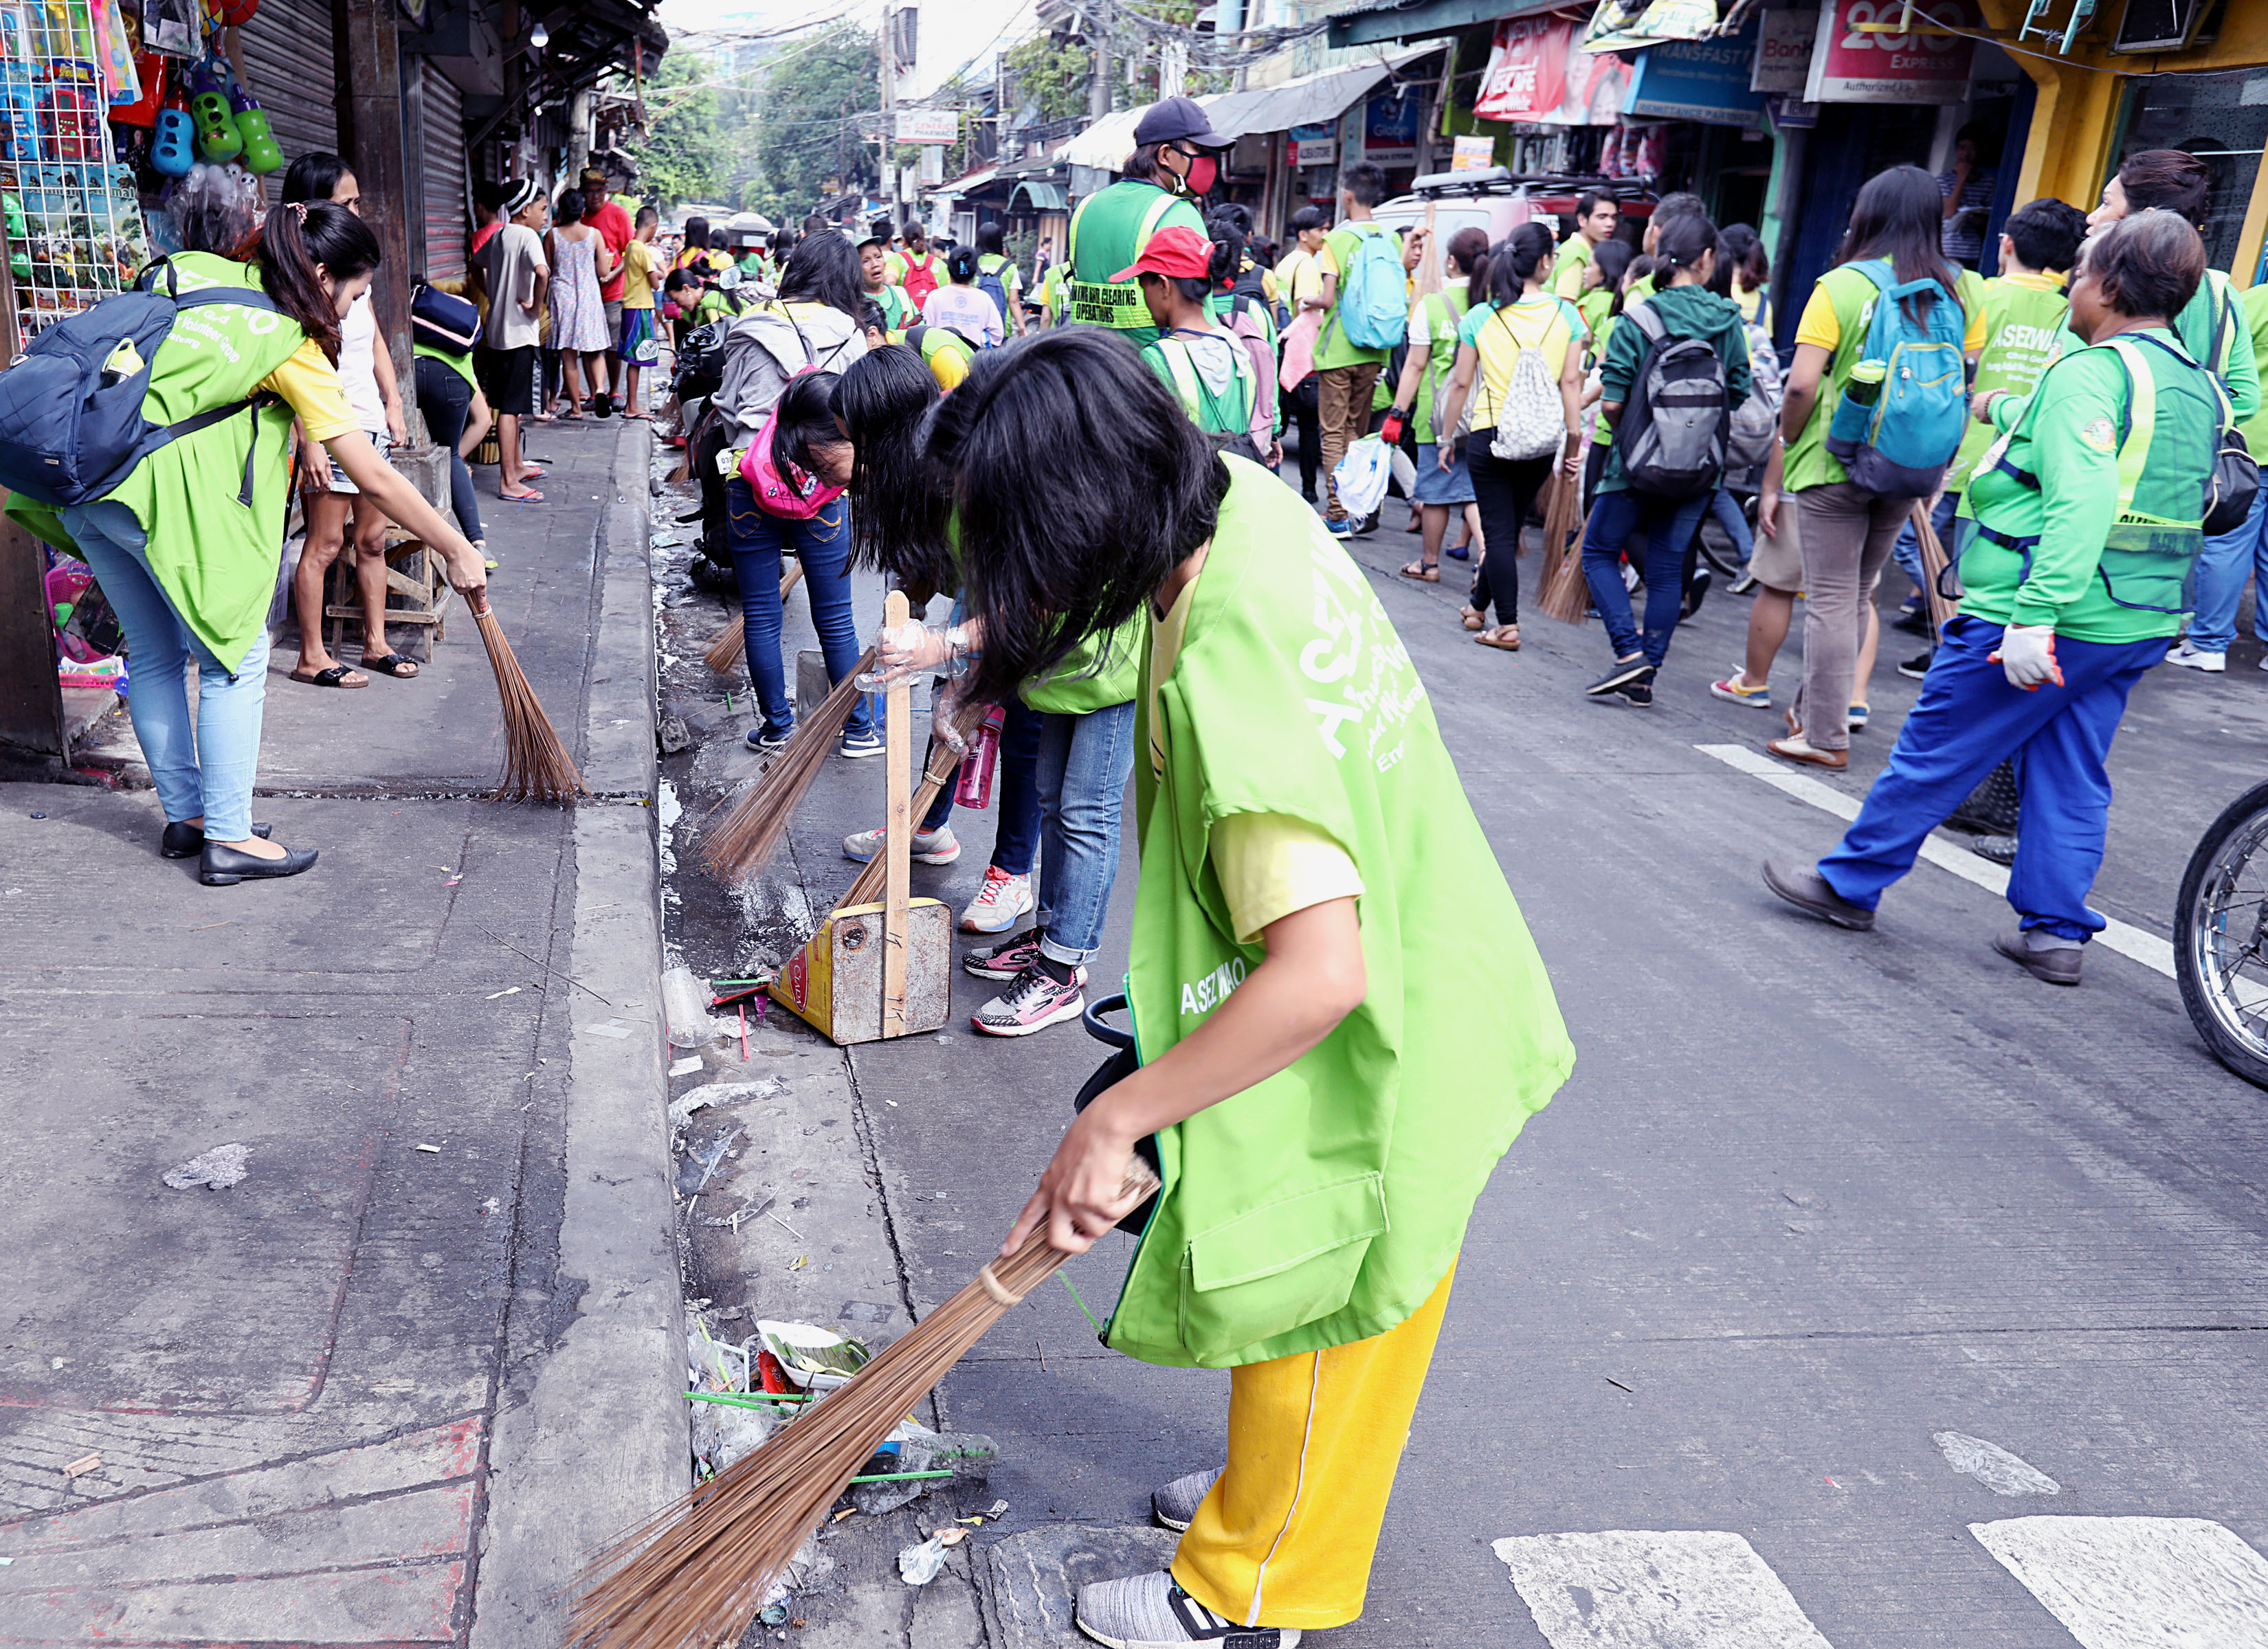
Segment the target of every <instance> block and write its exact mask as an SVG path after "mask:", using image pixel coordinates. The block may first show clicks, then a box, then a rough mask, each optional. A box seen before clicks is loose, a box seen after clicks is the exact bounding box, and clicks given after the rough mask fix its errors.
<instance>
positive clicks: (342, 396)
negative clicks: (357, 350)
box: [260, 338, 362, 441]
mask: <svg viewBox="0 0 2268 1649" xmlns="http://www.w3.org/2000/svg"><path fill="white" fill-rule="evenodd" d="M260 386H261V388H262V389H265V390H268V391H269V392H271V393H272V394H278V395H281V396H283V398H284V403H285V404H286V405H288V406H289V407H290V408H291V410H292V411H293V412H295V413H297V414H298V416H299V427H300V428H301V429H303V430H305V431H306V432H307V438H308V439H309V440H311V441H328V440H332V439H334V438H337V437H339V436H342V435H344V434H345V433H346V432H347V431H350V430H359V429H360V428H362V420H361V419H360V418H357V416H355V412H354V409H353V408H352V407H350V406H349V405H347V386H345V385H344V384H342V383H341V382H340V381H339V369H338V368H337V367H335V366H334V365H332V364H330V362H329V361H328V360H326V359H325V358H324V357H323V351H322V350H321V349H320V347H319V346H318V345H317V344H316V342H315V341H314V340H313V338H309V339H308V340H306V342H304V343H302V344H300V346H299V347H298V349H297V350H293V351H292V352H291V359H290V360H288V361H286V362H284V364H283V365H281V366H279V367H277V368H276V370H275V371H274V372H270V373H269V374H268V376H267V377H266V378H265V379H261V385H260Z"/></svg>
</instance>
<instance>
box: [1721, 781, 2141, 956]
mask: <svg viewBox="0 0 2268 1649" xmlns="http://www.w3.org/2000/svg"><path fill="white" fill-rule="evenodd" d="M1694 748H1695V749H1696V750H1698V751H1699V752H1700V753H1701V754H1702V755H1708V756H1714V757H1716V758H1717V760H1718V761H1719V762H1723V763H1724V764H1725V765H1726V766H1727V767H1730V768H1737V769H1739V770H1740V771H1742V772H1743V773H1746V774H1747V775H1749V777H1751V778H1760V779H1762V780H1764V783H1765V784H1769V785H1771V787H1772V788H1773V789H1774V790H1777V791H1786V793H1787V794H1788V795H1790V796H1793V797H1794V798H1795V799H1797V800H1798V801H1804V802H1809V803H1810V804H1811V805H1812V806H1814V807H1816V808H1818V809H1819V810H1820V811H1821V812H1822V813H1833V814H1834V815H1835V816H1836V817H1837V819H1843V820H1851V819H1856V818H1857V817H1858V816H1859V804H1858V803H1857V802H1855V801H1853V800H1852V799H1851V798H1850V797H1848V796H1845V794H1844V793H1843V792H1842V791H1839V790H1837V789H1836V788H1835V787H1834V786H1833V785H1831V784H1821V783H1820V782H1819V781H1818V780H1817V779H1815V778H1810V777H1806V776H1805V775H1803V774H1801V773H1795V772H1791V771H1790V770H1789V769H1788V767H1787V764H1786V763H1785V762H1776V761H1774V760H1773V759H1772V758H1771V756H1768V755H1764V754H1763V753H1762V752H1761V751H1757V750H1751V749H1749V747H1747V746H1746V745H1738V744H1697V745H1695V746H1694ZM1921 857H1922V858H1926V859H1927V860H1928V861H1929V862H1930V863H1931V864H1933V865H1936V866H1937V867H1938V868H1939V869H1940V870H1947V871H1951V872H1953V873H1954V874H1955V876H1958V877H1959V878H1961V880H1963V881H1965V882H1974V883H1976V884H1977V887H1982V888H1984V889H1985V891H1986V892H1987V893H1990V894H1996V895H1997V896H1999V897H2000V898H2003V899H2005V898H2007V894H2008V872H2007V871H2004V870H2002V869H2001V868H2000V867H1999V865H1995V864H1993V863H1992V861H1991V860H1989V859H1981V858H1977V856H1976V855H1975V854H1974V853H1970V852H1969V851H1967V850H1964V849H1962V848H1956V847H1954V846H1952V845H1950V844H1949V843H1944V842H1940V841H1939V840H1938V839H1937V837H1935V836H1926V837H1925V838H1923V841H1922V844H1921ZM2095 943H2096V944H2097V945H2100V946H2103V947H2105V948H2106V949H2109V950H2114V951H2117V953H2119V954H2120V955H2121V956H2124V957H2128V958H2130V959H2132V961H2138V962H2139V963H2141V964H2142V966H2144V967H2145V968H2154V969H2156V970H2157V971H2158V972H2159V973H2161V974H2163V975H2165V976H2166V977H2167V978H2169V979H2171V978H2172V977H2173V976H2174V947H2173V945H2172V943H2171V941H2169V940H2167V939H2160V938H2159V937H2158V936H2157V935H2156V934H2154V933H2146V932H2144V931H2142V930H2141V929H2140V928H2138V927H2135V926H2133V925H2132V924H2129V923H2124V922H2118V921H2113V922H2112V923H2111V924H2110V926H2109V927H2107V928H2105V929H2103V930H2102V932H2100V933H2098V934H2096V935H2095Z"/></svg>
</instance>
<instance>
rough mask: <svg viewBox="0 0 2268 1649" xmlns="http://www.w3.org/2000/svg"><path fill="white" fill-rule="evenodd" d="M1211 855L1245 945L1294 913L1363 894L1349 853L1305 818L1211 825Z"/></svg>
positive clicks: (1263, 817)
mask: <svg viewBox="0 0 2268 1649" xmlns="http://www.w3.org/2000/svg"><path fill="white" fill-rule="evenodd" d="M1211 854H1212V868H1213V873H1214V874H1215V875H1217V876H1219V878H1220V892H1221V897H1222V898H1223V899H1225V900H1226V901H1227V902H1228V914H1229V919H1230V921H1231V922H1233V924H1235V927H1236V939H1237V942H1238V943H1239V944H1241V945H1248V944H1250V943H1251V942H1252V941H1253V940H1254V939H1256V938H1257V937H1258V936H1259V935H1260V933H1261V931H1263V929H1265V928H1266V927H1267V926H1268V924H1270V923H1271V922H1276V921H1278V920H1280V919H1282V918H1283V917H1288V916H1290V915H1291V914H1292V912H1293V911H1295V910H1305V909H1307V908H1308V907H1309V906H1311V905H1320V904H1324V903H1327V902H1329V901H1331V900H1333V899H1347V898H1359V897H1361V895H1362V877H1361V875H1360V873H1359V872H1357V871H1356V869H1355V867H1354V860H1353V859H1352V858H1349V857H1348V855H1347V850H1345V849H1344V848H1343V847H1341V846H1340V845H1339V844H1338V843H1337V842H1336V841H1334V840H1332V838H1331V837H1330V836H1329V835H1328V834H1327V833H1325V832H1324V831H1322V830H1319V829H1317V828H1315V827H1314V825H1311V824H1309V823H1308V822H1307V821H1306V820H1304V819H1294V818H1291V817H1289V816H1288V815H1286V814H1284V813H1231V814H1229V815H1228V817H1227V818H1226V819H1223V820H1222V821H1219V823H1218V824H1216V825H1214V826H1213V828H1212V843H1211Z"/></svg>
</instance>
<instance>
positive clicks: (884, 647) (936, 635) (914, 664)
mask: <svg viewBox="0 0 2268 1649" xmlns="http://www.w3.org/2000/svg"><path fill="white" fill-rule="evenodd" d="M967 663H968V630H967V629H965V628H964V627H963V626H961V625H959V624H954V625H952V626H950V627H949V628H948V627H945V626H932V625H929V624H924V623H923V622H920V621H919V620H918V619H916V620H913V621H911V622H907V623H903V624H900V625H897V626H895V628H892V627H889V626H887V625H886V626H885V627H884V628H883V629H882V630H881V631H880V634H878V635H877V636H876V637H874V667H873V669H872V670H871V671H869V672H867V673H866V674H864V675H862V676H860V677H859V678H858V690H859V691H860V692H862V693H882V692H887V691H888V690H889V689H890V688H893V687H895V686H896V685H897V684H898V683H899V682H900V681H903V680H904V679H905V678H906V677H908V676H909V675H920V674H924V672H933V673H935V674H939V675H958V674H960V673H961V671H962V670H963V669H964V668H966V667H967Z"/></svg>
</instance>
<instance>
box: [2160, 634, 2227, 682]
mask: <svg viewBox="0 0 2268 1649" xmlns="http://www.w3.org/2000/svg"><path fill="white" fill-rule="evenodd" d="M2166 662H2167V663H2168V664H2177V665H2179V666H2182V668H2183V669H2184V670H2202V671H2204V672H2205V674H2207V675H2219V674H2220V673H2221V672H2222V671H2224V670H2226V669H2228V654H2227V653H2225V652H2205V651H2204V650H2203V649H2201V648H2198V647H2193V646H2191V644H2190V639H2189V637H2186V636H2184V637H2182V644H2181V645H2180V646H2178V647H2176V648H2175V649H2174V650H2173V651H2172V652H2169V653H2168V654H2167V655H2166Z"/></svg>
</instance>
